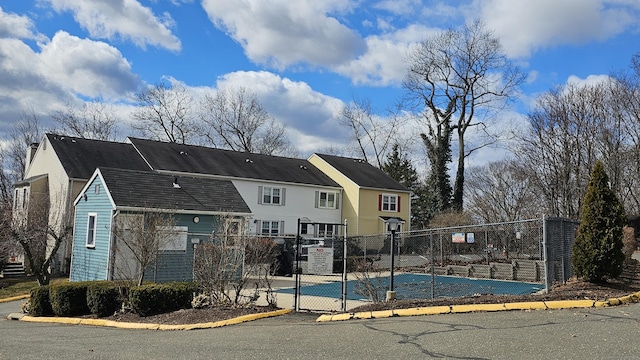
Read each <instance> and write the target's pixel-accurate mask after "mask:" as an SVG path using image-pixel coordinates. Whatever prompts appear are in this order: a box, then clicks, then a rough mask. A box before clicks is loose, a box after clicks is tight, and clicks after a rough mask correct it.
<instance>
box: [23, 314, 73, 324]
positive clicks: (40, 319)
mask: <svg viewBox="0 0 640 360" xmlns="http://www.w3.org/2000/svg"><path fill="white" fill-rule="evenodd" d="M81 320H82V319H76V318H66V317H45V316H42V317H40V316H37V317H36V316H29V315H25V316H23V317H22V319H20V321H27V322H38V323H57V324H69V325H78V324H80V321H81Z"/></svg>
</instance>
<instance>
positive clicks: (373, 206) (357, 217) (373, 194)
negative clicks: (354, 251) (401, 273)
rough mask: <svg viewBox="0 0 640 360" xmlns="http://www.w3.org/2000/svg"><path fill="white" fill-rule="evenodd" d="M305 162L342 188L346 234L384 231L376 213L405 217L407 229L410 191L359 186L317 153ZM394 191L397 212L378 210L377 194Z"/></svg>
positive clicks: (368, 233)
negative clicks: (346, 226)
mask: <svg viewBox="0 0 640 360" xmlns="http://www.w3.org/2000/svg"><path fill="white" fill-rule="evenodd" d="M309 162H311V163H312V164H313V165H315V166H316V167H317V168H318V169H320V171H322V172H323V173H325V174H327V176H329V177H330V178H331V179H333V181H335V182H337V183H338V184H339V185H340V186H342V188H343V189H344V192H343V196H342V203H343V206H342V216H343V218H345V219H347V221H348V222H349V224H348V235H370V234H380V233H382V232H384V231H385V228H384V224H383V222H382V221H381V220H380V218H379V217H380V216H397V217H401V218H402V219H404V220H405V224H404V225H403V230H408V229H409V205H410V197H409V196H410V195H409V193H406V192H398V191H391V190H388V191H387V190H378V189H375V190H374V189H363V188H360V187H359V186H358V185H357V184H355V183H354V182H353V181H351V179H349V178H347V177H346V176H345V175H343V174H342V173H340V172H339V171H337V170H336V169H335V168H333V167H332V166H331V165H329V164H327V163H326V162H325V161H324V160H322V159H321V158H320V157H319V156H317V155H315V154H314V155H311V157H310V158H309ZM382 193H385V194H397V195H398V196H399V197H400V212H395V213H394V212H383V211H379V210H378V197H379V195H380V194H382Z"/></svg>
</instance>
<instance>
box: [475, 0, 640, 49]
mask: <svg viewBox="0 0 640 360" xmlns="http://www.w3.org/2000/svg"><path fill="white" fill-rule="evenodd" d="M475 6H477V7H478V8H479V9H480V10H479V12H480V17H481V18H482V19H483V21H484V22H485V23H486V24H487V26H488V28H490V29H493V30H494V31H495V33H496V35H497V36H498V37H499V38H500V39H501V41H502V45H503V46H504V48H505V51H506V52H507V54H508V55H510V56H512V57H528V56H530V55H531V54H532V53H533V52H535V51H536V50H539V49H545V48H549V47H553V46H558V45H580V44H585V43H588V42H591V41H604V40H606V39H609V38H611V37H614V36H616V35H618V34H620V33H622V32H624V31H625V30H627V29H629V28H634V29H636V30H637V29H638V28H640V3H638V2H637V1H627V0H563V1H557V0H520V1H512V0H490V1H485V0H476V1H475ZM476 16H477V15H476Z"/></svg>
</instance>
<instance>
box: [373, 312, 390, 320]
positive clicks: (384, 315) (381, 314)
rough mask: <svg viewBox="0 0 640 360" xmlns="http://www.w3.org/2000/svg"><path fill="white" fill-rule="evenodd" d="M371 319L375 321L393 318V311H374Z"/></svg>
mask: <svg viewBox="0 0 640 360" xmlns="http://www.w3.org/2000/svg"><path fill="white" fill-rule="evenodd" d="M371 317H372V318H374V319H380V318H388V317H393V310H379V311H372V312H371Z"/></svg>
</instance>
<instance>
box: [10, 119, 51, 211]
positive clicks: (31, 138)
mask: <svg viewBox="0 0 640 360" xmlns="http://www.w3.org/2000/svg"><path fill="white" fill-rule="evenodd" d="M44 132H45V129H44V127H43V126H42V124H41V122H40V118H39V117H38V115H37V114H36V113H35V111H33V110H32V111H31V112H30V113H27V112H24V113H22V114H21V115H20V119H19V120H18V121H17V122H16V123H14V124H13V126H12V127H11V130H10V131H9V134H8V138H7V139H6V141H5V143H4V144H3V146H2V147H1V148H0V161H1V163H2V174H1V175H0V196H1V198H0V200H2V201H4V202H7V201H8V202H11V200H12V199H13V184H15V183H16V182H18V181H20V180H22V179H23V178H24V171H25V168H26V164H25V161H26V150H27V149H28V148H29V146H30V145H31V144H35V143H38V142H39V141H40V140H41V139H42V137H43V136H44Z"/></svg>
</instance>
